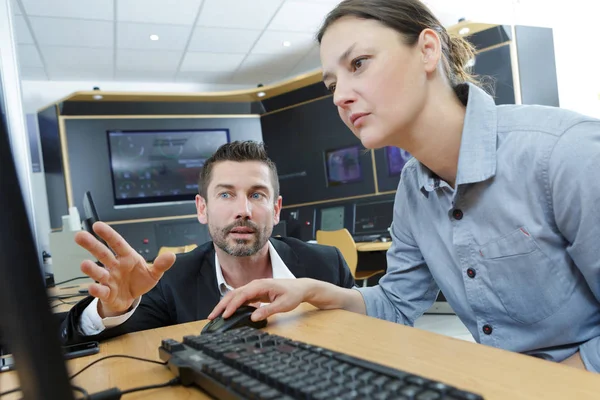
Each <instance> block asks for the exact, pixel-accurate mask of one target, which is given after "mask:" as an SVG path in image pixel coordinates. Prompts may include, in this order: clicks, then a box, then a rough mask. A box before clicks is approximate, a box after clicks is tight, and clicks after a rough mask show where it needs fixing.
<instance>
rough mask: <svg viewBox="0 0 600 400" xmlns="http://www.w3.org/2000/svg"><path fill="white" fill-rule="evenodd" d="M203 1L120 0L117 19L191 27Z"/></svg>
mask: <svg viewBox="0 0 600 400" xmlns="http://www.w3.org/2000/svg"><path fill="white" fill-rule="evenodd" d="M201 3H202V0H168V1H166V0H118V1H117V19H118V20H119V21H128V22H147V23H156V24H178V25H191V24H193V23H194V19H195V18H196V15H197V14H198V9H199V8H200V4H201Z"/></svg>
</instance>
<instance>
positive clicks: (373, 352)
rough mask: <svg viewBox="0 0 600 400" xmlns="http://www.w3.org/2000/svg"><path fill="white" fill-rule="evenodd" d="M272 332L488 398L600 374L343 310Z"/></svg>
mask: <svg viewBox="0 0 600 400" xmlns="http://www.w3.org/2000/svg"><path fill="white" fill-rule="evenodd" d="M205 323H206V321H198V322H192V323H188V324H182V325H176V326H170V327H165V328H160V329H153V330H148V331H143V332H136V333H133V334H129V335H125V336H122V337H120V338H115V339H112V340H109V341H106V342H104V343H102V345H101V350H100V354H98V355H94V356H89V357H84V358H79V359H75V360H70V361H69V363H68V367H69V370H70V371H71V373H73V372H75V371H78V370H79V369H80V368H82V367H83V366H85V365H87V364H88V363H89V362H91V361H93V360H95V359H97V358H100V357H102V356H106V355H109V354H129V355H136V356H140V357H148V358H154V359H157V360H158V359H159V358H158V346H159V344H160V341H161V339H163V338H174V339H179V340H180V339H181V338H182V336H184V335H188V334H198V333H199V332H200V331H201V329H202V327H203V326H204V324H205ZM266 330H267V331H269V332H271V333H276V334H279V335H282V336H287V337H290V338H293V339H296V340H303V341H305V342H308V343H312V344H316V345H319V346H323V347H328V348H331V349H333V350H337V351H343V352H346V353H349V354H352V355H355V356H358V357H362V358H365V359H367V360H372V361H376V362H379V363H381V364H385V365H389V366H392V367H396V368H399V369H403V370H406V371H409V372H413V373H416V374H419V375H422V376H425V377H428V378H432V379H437V380H440V381H442V382H447V383H449V384H452V385H455V386H458V387H460V388H463V389H466V390H471V391H474V392H477V393H480V394H482V395H483V396H484V397H485V398H486V399H487V400H491V399H502V400H505V399H511V400H519V399H523V400H525V399H527V400H529V399H542V398H543V399H557V400H565V399H577V400H585V399H596V400H597V399H598V397H599V395H598V393H600V375H599V374H595V373H592V372H586V371H581V370H577V369H574V368H571V367H567V366H564V365H560V364H555V363H552V362H549V361H544V360H541V359H537V358H533V357H529V356H524V355H520V354H516V353H511V352H508V351H504V350H499V349H495V348H492V347H487V346H483V345H478V344H475V343H470V342H466V341H462V340H458V339H453V338H450V337H446V336H441V335H438V334H435V333H431V332H427V331H422V330H419V329H416V328H409V327H405V326H402V325H398V324H394V323H391V322H387V321H382V320H378V319H374V318H370V317H366V316H364V315H358V314H354V313H350V312H347V311H342V310H331V311H317V310H315V309H314V308H313V307H311V306H309V305H302V306H300V307H299V308H298V309H296V310H295V311H293V312H290V313H286V314H280V315H277V316H274V317H272V318H271V319H270V320H269V326H268V327H267V328H266ZM171 378H173V375H171V373H170V372H169V371H168V370H167V368H166V367H163V366H160V365H155V364H150V363H144V362H140V361H134V360H127V359H110V360H106V361H103V362H101V363H99V364H97V365H95V366H93V367H91V368H90V369H89V370H87V371H85V372H84V373H82V374H81V375H80V376H79V377H78V378H76V379H75V380H74V383H75V384H76V385H79V386H82V387H84V388H85V389H86V390H88V392H89V393H90V394H91V393H95V392H98V391H100V390H103V389H107V388H109V387H113V386H117V387H119V388H120V389H122V390H124V389H127V388H132V387H137V386H142V385H149V384H155V383H161V382H166V381H168V380H169V379H171ZM15 386H16V374H15V373H14V372H10V373H2V374H0V388H2V390H3V391H4V390H9V389H10V388H12V387H15ZM6 398H7V399H15V398H18V396H15V397H9V396H7V397H6ZM126 398H127V400H132V399H206V398H208V397H207V396H206V395H204V394H203V393H202V392H201V391H199V390H198V389H196V388H184V387H172V388H165V389H156V390H152V391H145V392H139V393H133V394H130V395H127V397H126ZM3 400H4V398H3Z"/></svg>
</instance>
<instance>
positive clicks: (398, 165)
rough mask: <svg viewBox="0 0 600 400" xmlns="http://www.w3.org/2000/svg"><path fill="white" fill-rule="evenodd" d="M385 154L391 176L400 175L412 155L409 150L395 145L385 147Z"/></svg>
mask: <svg viewBox="0 0 600 400" xmlns="http://www.w3.org/2000/svg"><path fill="white" fill-rule="evenodd" d="M385 156H386V157H385V159H386V162H387V167H388V175H389V176H394V175H400V173H401V172H402V169H403V168H404V165H405V164H406V162H407V161H408V160H410V158H411V157H412V156H411V154H410V153H409V152H408V151H406V150H403V149H401V148H398V147H393V146H388V147H386V148H385Z"/></svg>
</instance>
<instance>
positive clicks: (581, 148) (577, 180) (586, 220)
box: [548, 121, 600, 371]
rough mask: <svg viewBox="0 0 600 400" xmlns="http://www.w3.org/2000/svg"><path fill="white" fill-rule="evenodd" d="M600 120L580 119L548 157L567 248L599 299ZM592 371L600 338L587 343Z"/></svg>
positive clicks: (597, 365) (584, 350)
mask: <svg viewBox="0 0 600 400" xmlns="http://www.w3.org/2000/svg"><path fill="white" fill-rule="evenodd" d="M599 174H600V122H598V121H588V122H581V123H579V124H577V125H575V126H574V127H572V128H571V129H569V130H568V131H567V132H565V133H564V134H563V135H562V136H561V137H560V139H559V140H557V143H556V145H555V146H554V149H553V150H552V153H551V155H550V158H549V164H548V189H549V194H550V198H549V201H550V203H551V207H552V211H553V212H554V218H555V221H556V226H557V228H558V230H559V231H560V232H561V234H562V235H563V236H564V237H565V239H566V241H567V243H566V250H567V253H568V254H569V256H570V257H571V259H572V260H573V262H574V263H575V265H576V266H577V268H578V269H579V271H581V274H582V275H583V277H584V279H585V281H586V282H587V284H588V286H589V288H590V290H591V292H592V294H593V295H594V296H595V297H596V299H597V300H598V301H600V183H599V179H598V175H599ZM580 350H581V355H582V358H583V360H584V362H585V363H586V367H588V369H592V368H593V370H596V371H600V338H595V339H592V340H590V341H589V342H587V343H586V344H584V345H582V346H581V348H580Z"/></svg>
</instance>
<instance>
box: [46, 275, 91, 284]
mask: <svg viewBox="0 0 600 400" xmlns="http://www.w3.org/2000/svg"><path fill="white" fill-rule="evenodd" d="M78 279H91V278H90V277H89V276H87V275H85V276H78V277H77V278H71V279H67V280H66V281H62V282H58V283H55V284H54V286H59V285H62V284H64V283H68V282H72V281H76V280H78Z"/></svg>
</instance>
